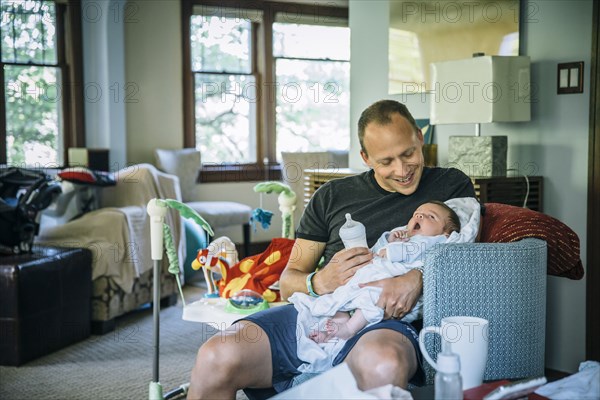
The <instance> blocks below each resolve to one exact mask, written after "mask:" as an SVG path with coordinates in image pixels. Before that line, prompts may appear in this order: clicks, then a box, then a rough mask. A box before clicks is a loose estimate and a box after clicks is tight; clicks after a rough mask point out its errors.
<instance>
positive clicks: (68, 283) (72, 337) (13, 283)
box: [0, 246, 92, 365]
mask: <svg viewBox="0 0 600 400" xmlns="http://www.w3.org/2000/svg"><path fill="white" fill-rule="evenodd" d="M91 298H92V253H91V251H89V250H88V249H70V248H69V249H67V248H58V247H42V246H34V248H33V252H32V253H31V254H18V255H10V256H0V365H21V364H24V363H25V362H27V361H29V360H32V359H34V358H37V357H40V356H42V355H45V354H48V353H50V352H52V351H55V350H58V349H60V348H62V347H65V346H67V345H69V344H71V343H74V342H77V341H79V340H82V339H85V338H87V337H88V336H90V326H91Z"/></svg>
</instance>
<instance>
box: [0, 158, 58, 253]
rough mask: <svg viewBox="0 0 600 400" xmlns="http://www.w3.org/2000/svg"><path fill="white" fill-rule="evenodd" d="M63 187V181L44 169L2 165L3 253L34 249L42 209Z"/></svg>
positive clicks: (0, 233) (0, 245)
mask: <svg viewBox="0 0 600 400" xmlns="http://www.w3.org/2000/svg"><path fill="white" fill-rule="evenodd" d="M61 191H62V189H61V187H60V184H59V183H58V182H56V181H54V180H53V179H51V178H50V177H49V176H48V175H47V174H45V173H44V172H42V171H39V170H33V169H27V168H17V167H1V168H0V254H20V253H29V252H31V250H32V246H33V240H34V237H35V236H36V235H37V234H38V233H39V228H40V224H39V220H40V213H41V212H42V211H43V210H44V209H45V208H47V207H48V206H49V205H50V204H51V203H52V202H53V201H54V199H55V198H56V197H57V196H58V195H59V194H60V193H61Z"/></svg>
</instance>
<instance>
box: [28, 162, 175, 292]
mask: <svg viewBox="0 0 600 400" xmlns="http://www.w3.org/2000/svg"><path fill="white" fill-rule="evenodd" d="M115 174H116V179H117V185H116V186H112V187H108V188H103V189H99V190H100V191H101V192H100V195H101V202H100V205H101V207H102V208H100V209H98V210H95V211H92V212H89V213H86V214H84V215H83V216H81V217H80V218H77V219H75V220H72V221H69V222H68V223H66V224H63V225H59V226H48V225H46V226H44V225H42V226H41V227H40V234H39V236H38V238H37V240H36V242H37V243H38V244H43V245H49V244H52V245H55V246H61V247H83V248H88V249H90V250H91V251H92V253H93V261H92V280H94V279H96V278H98V277H100V276H108V277H110V278H112V279H113V280H114V282H115V283H116V284H117V285H119V287H121V288H122V289H123V291H125V292H126V293H131V290H132V287H133V282H134V279H135V278H136V277H139V276H140V275H141V274H143V273H144V272H146V271H148V270H151V269H152V265H153V263H152V259H151V254H150V220H149V217H148V214H147V213H146V205H147V203H148V201H150V199H152V198H163V199H166V198H171V199H178V200H179V199H180V198H181V194H180V190H179V182H178V180H177V178H176V177H173V176H171V175H167V174H164V173H162V172H160V171H158V170H157V169H156V168H155V167H154V166H152V165H150V164H138V165H133V166H131V167H128V168H125V169H123V170H120V171H118V172H116V173H115ZM165 222H166V223H167V224H168V225H169V226H170V227H171V229H172V231H173V234H174V240H175V243H179V248H178V255H179V258H180V259H184V255H185V241H183V240H179V238H180V237H181V233H182V231H183V230H182V221H181V218H180V217H179V216H178V215H177V213H176V212H175V211H169V213H168V214H167V217H166V220H165ZM163 262H167V261H166V257H165V258H164V259H163Z"/></svg>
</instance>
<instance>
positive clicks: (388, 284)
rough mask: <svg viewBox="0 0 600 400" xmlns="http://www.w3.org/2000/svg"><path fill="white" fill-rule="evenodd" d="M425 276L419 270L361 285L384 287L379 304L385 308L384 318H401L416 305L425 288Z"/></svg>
mask: <svg viewBox="0 0 600 400" xmlns="http://www.w3.org/2000/svg"><path fill="white" fill-rule="evenodd" d="M422 278H423V277H422V276H421V273H420V272H419V271H417V270H411V271H408V272H407V273H406V274H404V275H401V276H397V277H395V278H387V279H381V280H378V281H373V282H369V283H365V284H361V285H359V286H360V287H365V286H375V287H380V288H381V289H382V291H381V295H380V296H379V301H378V302H377V305H378V306H379V307H381V308H383V312H384V314H383V318H384V319H388V318H392V319H400V318H402V317H403V316H404V315H406V313H408V312H409V311H410V310H411V309H412V308H413V307H414V305H415V303H416V302H417V300H418V299H419V296H421V292H422V290H423V279H422Z"/></svg>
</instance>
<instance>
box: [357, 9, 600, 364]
mask: <svg viewBox="0 0 600 400" xmlns="http://www.w3.org/2000/svg"><path fill="white" fill-rule="evenodd" d="M523 3H524V4H523V5H522V9H524V10H526V11H527V12H526V16H527V17H528V18H527V20H526V22H524V23H523V25H522V28H521V32H522V35H521V40H522V42H521V45H522V47H521V49H522V52H521V53H522V54H524V55H529V56H530V57H531V61H532V83H533V87H534V90H535V94H534V102H533V104H532V120H531V122H527V123H519V124H494V125H492V126H484V127H482V133H483V134H484V135H485V134H486V133H491V132H494V133H495V134H502V135H507V136H508V138H509V139H508V140H509V156H508V158H509V166H512V167H516V168H519V169H520V170H521V172H522V173H530V174H531V173H532V171H531V170H529V169H528V168H530V167H531V166H534V168H537V171H536V174H538V175H542V176H544V211H545V212H546V213H547V214H549V215H552V216H554V217H556V218H558V219H560V220H561V221H563V222H565V223H566V224H567V225H568V226H570V227H571V228H572V229H573V230H574V231H575V232H576V233H577V234H578V235H579V238H580V239H581V256H582V260H583V263H584V265H585V254H586V221H587V218H586V211H585V210H586V209H587V201H586V198H587V196H586V195H587V179H588V177H587V165H588V164H587V162H588V151H587V148H588V111H589V84H586V86H585V90H584V93H583V94H569V95H560V96H559V95H557V94H556V69H557V63H559V62H569V61H584V62H585V73H584V75H585V76H584V82H589V67H590V53H591V36H592V35H591V33H592V31H591V28H592V19H591V14H592V0H572V1H567V0H562V1H560V0H553V1H527V0H523ZM349 4H350V28H351V31H352V53H351V57H352V58H351V91H352V96H351V126H352V129H353V132H352V135H351V137H352V138H353V139H354V138H356V135H357V129H356V122H357V121H358V118H359V116H360V113H361V111H362V110H363V109H364V108H365V107H366V106H368V105H369V104H371V103H372V102H374V101H376V100H379V99H381V98H393V99H396V100H399V101H402V102H404V103H406V104H407V106H408V107H409V109H410V110H411V111H412V113H413V115H414V116H415V117H416V118H426V117H428V116H429V95H394V96H390V95H388V94H387V76H388V67H387V62H388V61H387V53H388V49H387V46H388V39H387V34H388V33H387V28H388V20H389V12H388V5H389V3H388V2H387V1H368V0H352V1H350V3H349ZM462 132H464V131H462ZM456 133H461V128H460V127H459V126H452V127H450V126H437V127H436V142H437V143H438V151H439V154H438V160H439V164H440V165H444V164H445V163H447V159H448V158H447V152H446V149H447V143H448V136H450V135H451V134H456ZM358 151H359V144H358V140H357V139H354V141H353V142H352V149H351V153H350V154H351V158H350V164H351V165H350V166H351V167H354V168H359V167H362V165H363V164H362V161H361V159H360V157H359V154H358ZM547 304H548V313H547V334H546V366H547V367H549V368H553V369H557V370H562V371H567V372H575V371H576V370H577V367H578V365H579V363H580V362H581V361H583V360H584V358H585V278H584V279H583V280H581V281H571V280H568V279H564V278H555V277H549V278H548V303H547ZM515 306H516V307H518V305H515Z"/></svg>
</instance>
